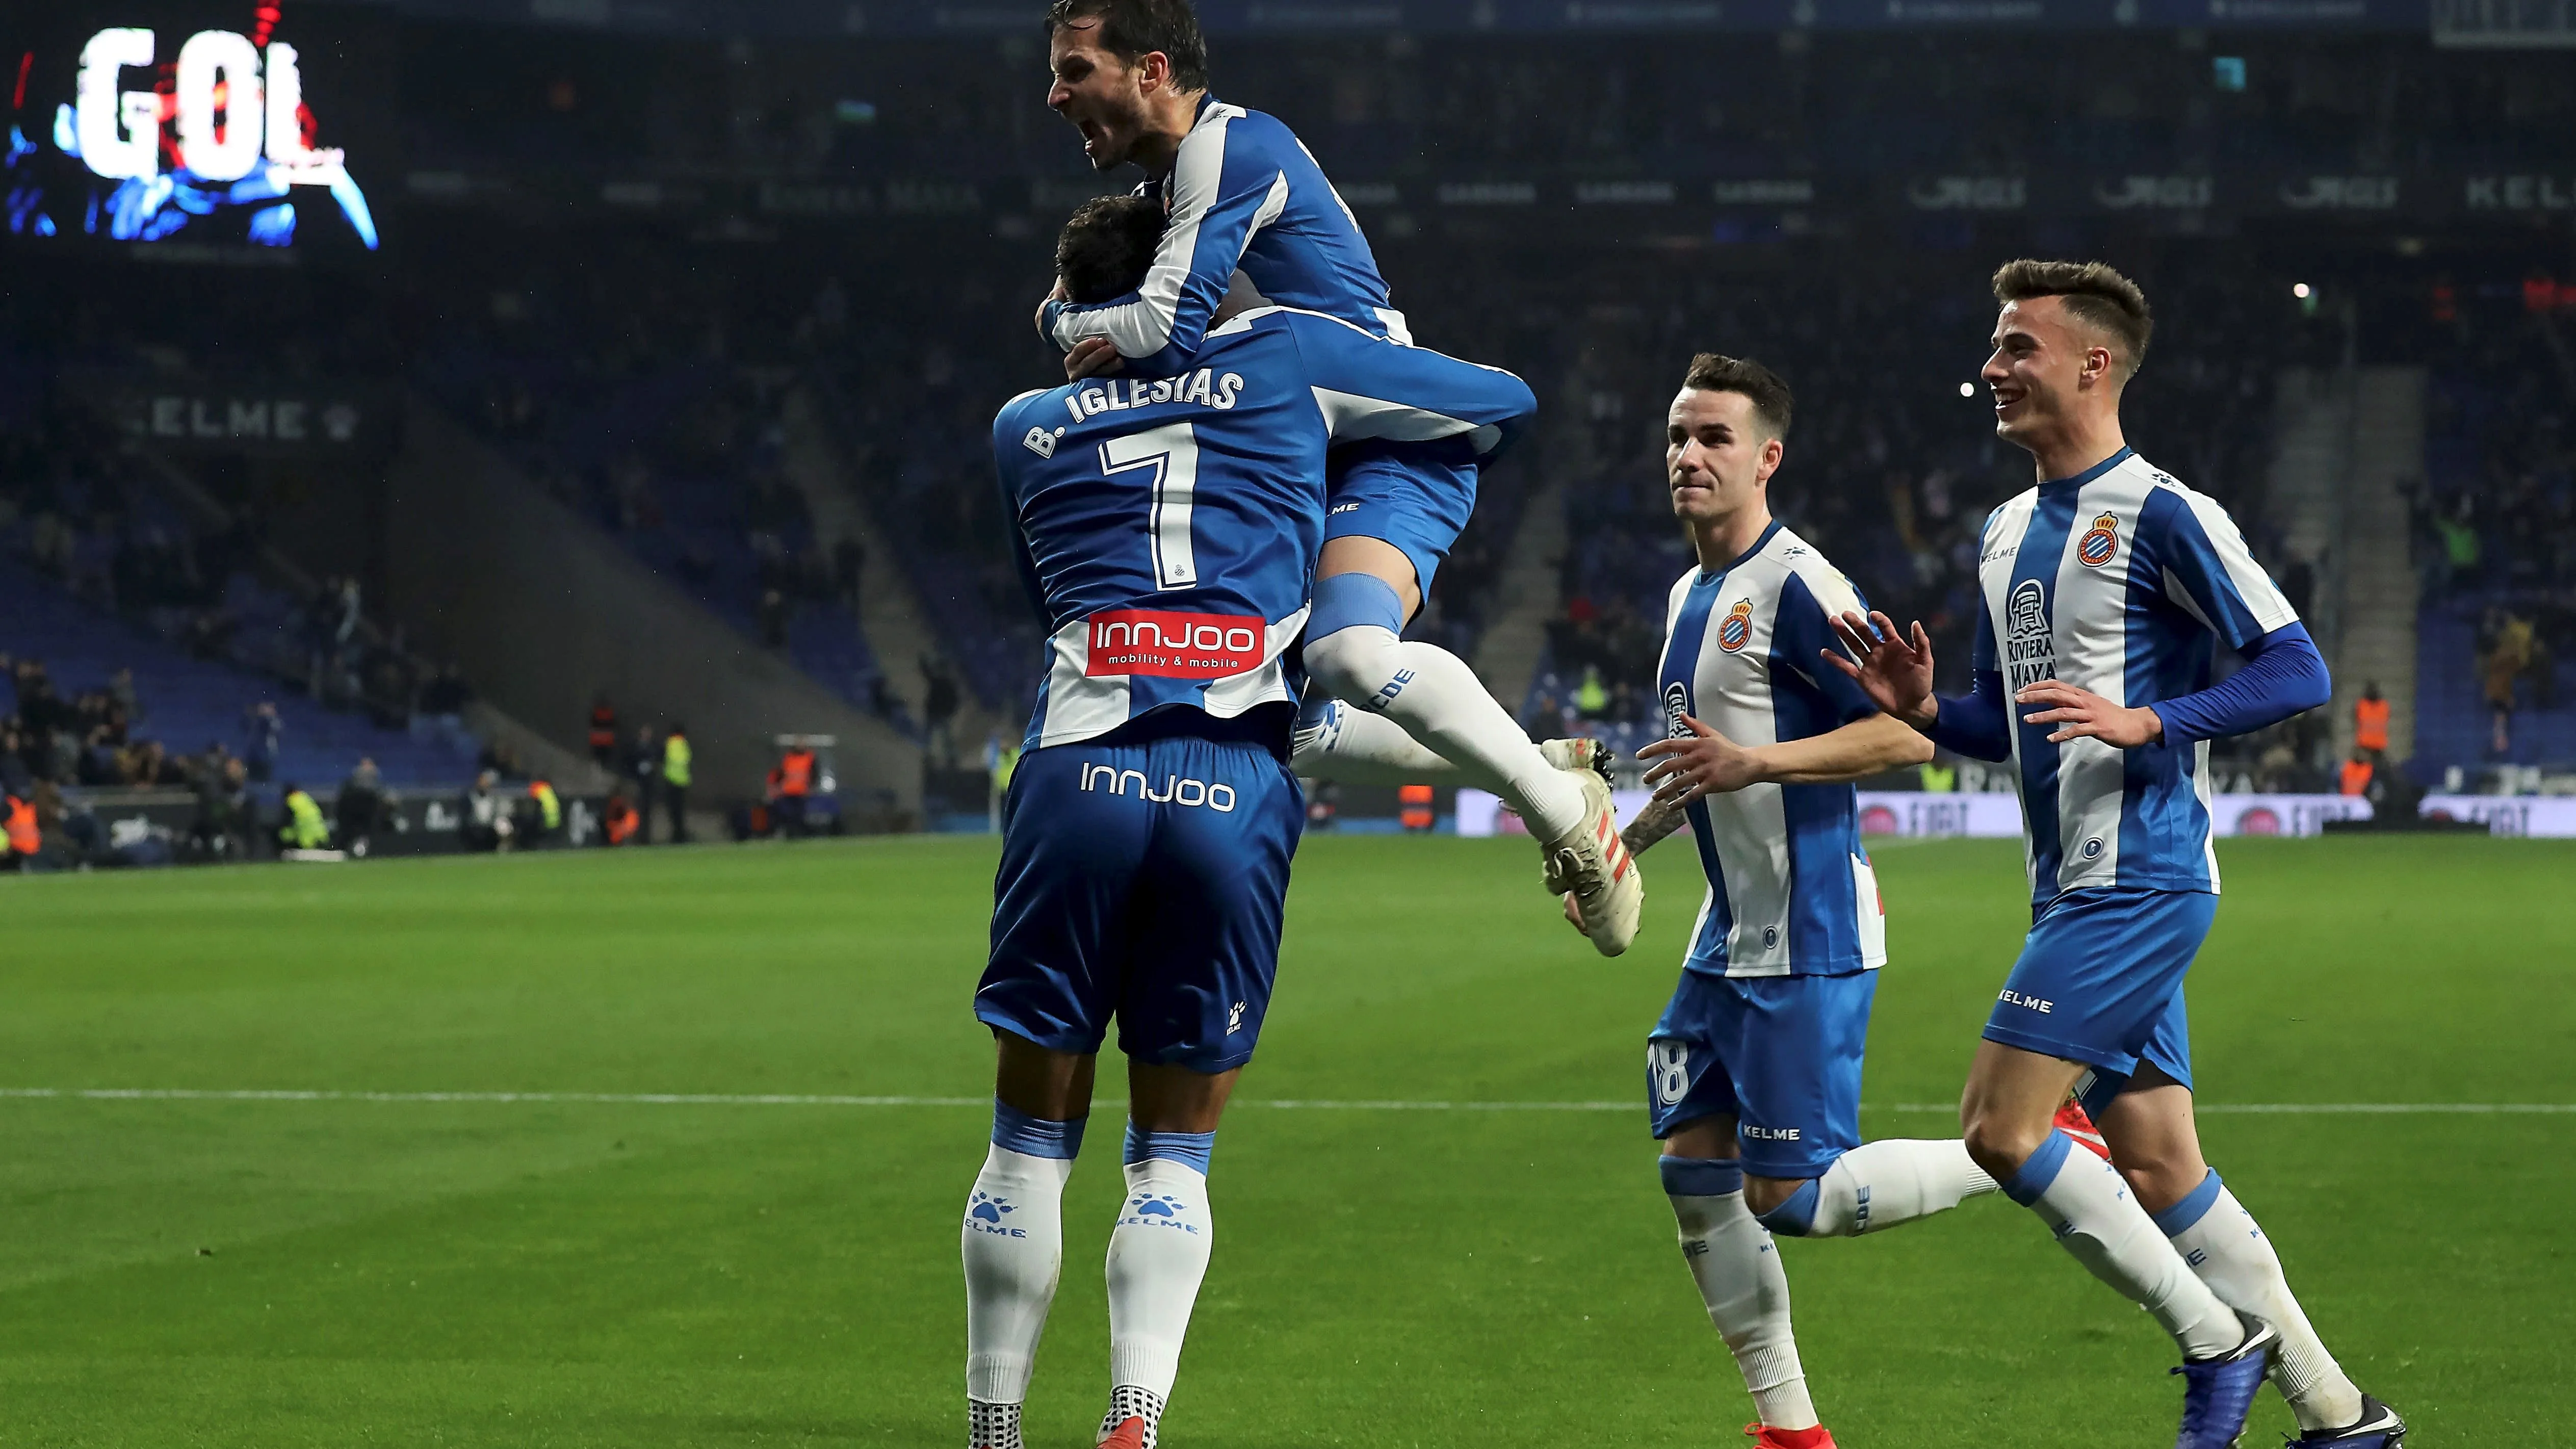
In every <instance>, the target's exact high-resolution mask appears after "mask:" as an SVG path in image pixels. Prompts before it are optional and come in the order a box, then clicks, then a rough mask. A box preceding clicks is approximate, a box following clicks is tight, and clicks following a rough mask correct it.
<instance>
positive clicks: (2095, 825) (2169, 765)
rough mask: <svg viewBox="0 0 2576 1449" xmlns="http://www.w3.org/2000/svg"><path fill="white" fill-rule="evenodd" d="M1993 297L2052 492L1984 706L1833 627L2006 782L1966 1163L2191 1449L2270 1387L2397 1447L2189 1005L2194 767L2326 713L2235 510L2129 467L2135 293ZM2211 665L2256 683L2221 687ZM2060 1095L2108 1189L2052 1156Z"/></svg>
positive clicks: (1879, 678)
mask: <svg viewBox="0 0 2576 1449" xmlns="http://www.w3.org/2000/svg"><path fill="white" fill-rule="evenodd" d="M1994 291H1995V300H1996V301H1997V302H1999V303H2001V304H2002V308H2003V311H2002V316H2001V318H2000V320H1999V321H1998V322H1997V323H1996V326H1995V333H1994V355H1993V356H1992V357H1991V358H1989V359H1988V360H1987V362H1986V367H1985V381H1986V385H1987V386H1988V387H1989V388H1990V389H1992V391H1993V394H1994V404H1995V432H1996V435H1997V436H1999V437H2001V438H2003V439H2005V440H2006V441H2008V442H2011V443H2014V444H2016V445H2018V446H2020V447H2022V448H2025V449H2027V450H2029V452H2030V454H2031V456H2032V457H2033V458H2034V459H2035V460H2036V462H2037V464H2038V472H2039V476H2040V477H2041V479H2042V480H2044V481H2042V482H2041V483H2040V484H2039V485H2038V486H2037V487H2036V488H2033V489H2031V490H2030V491H2029V492H2027V493H2024V494H2022V495H2021V496H2019V497H2017V498H2015V499H2013V500H2012V501H2011V502H2009V503H2006V504H2005V505H2004V506H2003V507H2001V508H1998V509H1996V510H1995V512H1994V515H1993V516H1992V517H1990V518H1988V519H1987V520H1986V527H1985V537H1984V542H1983V546H1982V548H1981V550H1980V553H1979V559H1980V562H1979V566H1978V574H1979V582H1980V584H1981V585H1982V596H1981V603H1980V612H1979V620H1978V632H1977V639H1976V648H1975V669H1974V682H1973V683H1974V687H1973V689H1972V690H1971V692H1970V693H1969V694H1968V695H1967V696H1966V697H1965V698H1959V699H1949V698H1936V697H1935V696H1934V695H1933V693H1932V648H1931V641H1930V640H1929V638H1928V637H1927V636H1926V635H1925V634H1924V631H1923V626H1922V625H1921V624H1916V625H1914V626H1913V628H1912V630H1911V631H1910V633H1908V634H1905V635H1900V634H1898V632H1897V630H1896V627H1895V625H1894V624H1893V623H1891V622H1890V621H1889V620H1888V619H1887V617H1886V616H1885V615H1883V614H1873V615H1871V616H1870V617H1869V619H1868V620H1866V621H1864V620H1863V619H1862V618H1861V617H1860V615H1859V614H1858V612H1857V611H1854V612H1851V613H1847V614H1846V615H1844V616H1843V617H1842V619H1841V620H1840V621H1839V626H1840V632H1841V633H1842V635H1843V637H1844V639H1845V641H1846V642H1847V643H1848V644H1849V645H1850V647H1851V648H1852V650H1853V651H1854V652H1855V653H1856V654H1858V655H1859V656H1860V659H1861V663H1860V664H1858V665H1857V666H1855V665H1853V664H1851V663H1850V662H1849V661H1846V660H1843V659H1841V658H1840V657H1839V655H1828V658H1829V659H1831V660H1833V661H1834V662H1835V664H1836V667H1838V668H1839V669H1841V670H1842V671H1843V672H1844V673H1846V674H1848V675H1849V676H1851V678H1852V679H1853V680H1855V681H1856V682H1858V683H1859V684H1860V685H1861V686H1862V687H1863V688H1865V689H1867V690H1868V691H1869V694H1870V697H1871V698H1872V699H1874V700H1876V701H1877V702H1878V705H1879V707H1880V708H1882V709H1884V710H1886V711H1887V712H1888V713H1889V714H1892V715H1894V716H1896V717H1897V718H1899V719H1902V720H1904V721H1905V722H1907V723H1908V724H1911V725H1913V726H1914V727H1915V728H1916V729H1919V730H1921V731H1923V732H1924V733H1925V734H1927V735H1929V736H1930V737H1931V738H1932V739H1933V740H1935V741H1937V742H1938V743H1940V744H1941V745H1943V746H1945V747H1947V748H1948V749H1950V750H1952V751H1953V752H1955V753H1958V754H1962V755H1967V756H1970V757H1973V758H1976V759H1982V760H1995V761H2001V760H2004V759H2007V758H2009V759H2010V760H2012V762H2013V764H2014V766H2015V768H2016V771H2017V773H2018V776H2019V779H2020V785H2021V798H2022V814H2023V818H2024V821H2025V822H2026V826H2027V829H2028V831H2029V852H2028V854H2029V865H2030V879H2031V917H2032V925H2031V930H2030V938H2029V941H2028V944H2026V945H2025V946H2024V947H2023V949H2022V954H2021V959H2020V960H2019V961H2017V962H2015V963H2014V965H2013V969H2012V975H2011V977H2010V979H2009V980H2007V981H2006V982H2005V984H2004V989H2003V992H2002V994H2001V995H2000V996H1999V997H1998V998H1997V1000H1996V1004H1995V1008H1994V1012H1993V1014H1992V1016H1991V1017H1990V1018H1989V1019H1988V1021H1987V1024H1986V1030H1985V1040H1984V1041H1983V1042H1981V1043H1980V1044H1979V1046H1978V1049H1977V1058H1976V1064H1975V1066H1974V1068H1973V1069H1972V1070H1971V1072H1970V1075H1969V1078H1968V1085H1967V1091H1966V1093H1965V1095H1964V1097H1963V1098H1962V1099H1961V1102H1960V1107H1959V1115H1960V1120H1961V1123H1962V1124H1963V1126H1964V1127H1965V1129H1966V1136H1967V1141H1968V1150H1969V1151H1970V1152H1971V1153H1972V1154H1974V1155H1975V1157H1976V1159H1977V1162H1978V1163H1979V1164H1980V1165H1981V1166H1983V1167H1984V1168H1985V1169H1986V1171H1988V1172H1989V1173H1992V1174H1993V1175H1994V1176H1995V1178H1996V1180H1998V1181H2000V1182H2001V1183H2003V1185H2004V1190H2005V1191H2006V1192H2008V1193H2010V1194H2011V1195H2012V1197H2013V1199H2014V1201H2016V1202H2019V1203H2021V1204H2022V1205H2023V1206H2025V1207H2028V1208H2030V1209H2032V1210H2033V1211H2035V1212H2037V1213H2038V1214H2039V1216H2040V1218H2041V1220H2042V1221H2044V1222H2046V1223H2047V1224H2048V1225H2049V1227H2050V1228H2051V1229H2052V1230H2053V1231H2054V1232H2055V1233H2056V1235H2057V1239H2058V1241H2059V1242H2061V1243H2063V1244H2065V1245H2066V1248H2067V1250H2068V1251H2069V1252H2071V1253H2073V1254H2074V1255H2075V1257H2076V1259H2077V1260H2078V1261H2079V1262H2081V1263H2083V1264H2084V1266H2085V1267H2086V1268H2087V1269H2089V1270H2091V1271H2092V1273H2093V1274H2094V1276H2096V1277H2098V1278H2100V1279H2102V1280H2103V1281H2104V1282H2106V1283H2109V1284H2110V1285H2111V1286H2112V1287H2114V1288H2117V1289H2119V1290H2120V1291H2121V1292H2123V1293H2125V1294H2127V1295H2128V1296H2129V1297H2130V1298H2132V1299H2134V1300H2136V1301H2137V1302H2138V1303H2140V1304H2143V1305H2144V1306H2145V1307H2146V1308H2147V1309H2148V1310H2149V1311H2150V1312H2152V1313H2153V1314H2155V1316H2156V1319H2157V1321H2158V1322H2160V1323H2162V1324H2163V1325H2164V1326H2165V1328H2166V1329H2167V1330H2168V1331H2169V1332H2171V1333H2172V1334H2173V1336H2174V1338H2175V1341H2176V1342H2177V1343H2179V1344H2180V1345H2181V1347H2182V1352H2183V1356H2184V1358H2183V1367H2182V1369H2181V1372H2182V1374H2183V1376H2184V1381H2185V1384H2186V1388H2185V1390H2184V1400H2183V1415H2182V1430H2181V1433H2180V1435H2179V1436H2178V1437H2177V1438H2176V1440H2175V1444H2176V1446H2177V1449H2223V1446H2228V1445H2233V1444H2234V1443H2235V1442H2236V1439H2237V1436H2238V1435H2239V1434H2240V1433H2242V1432H2243V1429H2244V1426H2245V1418H2246V1415H2247V1413H2248V1411H2249V1410H2250V1409H2251V1407H2252V1405H2253V1401H2254V1392H2255V1390H2256V1389H2257V1388H2258V1387H2259V1386H2260V1384H2261V1382H2262V1380H2263V1377H2264V1375H2265V1370H2266V1366H2267V1365H2268V1366H2269V1369H2270V1373H2271V1376H2272V1378H2273V1379H2274V1380H2275V1381H2276V1382H2277V1383H2278V1384H2279V1385H2280V1388H2281V1392H2282V1393H2283V1395H2284V1396H2286V1397H2287V1398H2288V1399H2289V1401H2290V1408H2291V1410H2292V1412H2293V1413H2295V1414H2296V1415H2297V1417H2298V1421H2299V1426H2300V1429H2301V1434H2302V1437H2301V1438H2299V1439H2298V1440H2297V1441H2296V1449H2322V1446H2327V1445H2332V1446H2336V1449H2394V1446H2395V1445H2396V1444H2397V1443H2398V1441H2399V1440H2400V1439H2401V1438H2403V1437H2404V1435H2405V1432H2406V1425H2405V1423H2404V1421H2402V1420H2400V1419H2399V1418H2398V1416H2397V1415H2396V1414H2395V1413H2393V1412H2391V1411H2390V1410H2389V1409H2388V1407H2387V1406H2386V1405H2384V1404H2381V1403H2380V1402H2379V1401H2377V1400H2376V1399H2373V1398H2370V1397H2369V1396H2368V1395H2365V1394H2363V1393H2362V1392H2361V1391H2360V1390H2359V1389H2357V1388H2355V1387H2354V1386H2353V1383H2352V1381H2351V1380H2350V1379H2349V1378H2346V1377H2345V1376H2344V1373H2343V1371H2342V1369H2340V1368H2338V1367H2337V1366H2336V1364H2335V1361H2334V1358H2333V1356H2332V1355H2330V1354H2328V1353H2327V1352H2326V1349H2325V1345H2324V1344H2323V1343H2322V1342H2320V1341H2319V1340H2318V1337H2317V1334H2316V1330H2315V1329H2313V1328H2311V1327H2310V1326H2309V1324H2308V1319H2307V1315H2306V1314H2305V1313H2304V1312H2302V1311H2301V1310H2300V1308H2299V1304H2298V1300H2297V1299H2296V1298H2294V1297H2292V1296H2291V1294H2290V1286H2289V1283H2288V1282H2287V1280H2286V1279H2284V1277H2283V1276H2282V1272H2281V1260H2280V1259H2279V1257H2278V1256H2276V1255H2275V1254H2274V1252H2273V1250H2272V1245H2271V1242H2270V1241H2269V1240H2268V1239H2267V1238H2265V1237H2264V1235H2263V1232H2262V1230H2261V1229H2260V1228H2258V1227H2256V1226H2255V1223H2254V1219H2253V1218H2252V1217H2251V1216H2250V1215H2248V1214H2247V1213H2246V1211H2245V1209H2244V1208H2243V1207H2242V1206H2240V1205H2239V1204H2238V1203H2237V1201H2236V1199H2235V1197H2234V1195H2232V1194H2231V1193H2229V1192H2228V1190H2227V1188H2226V1187H2225V1185H2224V1184H2222V1183H2221V1182H2220V1181H2219V1177H2218V1174H2217V1173H2216V1172H2214V1171H2212V1170H2211V1169H2210V1168H2209V1166H2208V1164H2207V1163H2206V1162H2204V1161H2203V1160H2202V1158H2201V1152H2200V1141H2199V1137H2198V1134H2197V1133H2196V1131H2195V1130H2194V1128H2193V1125H2192V1098H2191V1043H2190V1036H2189V1032H2188V1029H2187V1022H2186V1019H2185V1015H2184V1010H2183V990H2182V983H2183V976H2184V973H2185V972H2186V971H2188V970H2189V969H2190V966H2191V962H2192V957H2193V956H2194V955H2195V954H2196V953H2197V952H2198V951H2199V950H2200V943H2201V941H2202V939H2203V938H2204V937H2205V936H2207V935H2208V933H2209V926H2210V922H2211V919H2212V918H2213V916H2214V915H2215V913H2216V910H2217V905H2218V859H2217V856H2216V854H2215V853H2214V852H2213V851H2212V849H2211V847H2210V821H2209V793H2208V792H2209V741H2210V740H2212V739H2216V738H2218V737H2220V736H2224V735H2235V734H2244V733H2247V732H2249V731H2253V730H2258V729H2262V728H2263V727H2265V726H2267V725H2270V724H2274V723H2276V722H2278V721H2280V720H2284V719H2287V718H2289V717H2290V716H2292V715H2294V714H2297V713H2299V712H2300V711H2302V710H2306V709H2312V708H2314V707H2316V706H2317V705H2319V704H2322V703H2324V702H2325V700H2326V699H2327V697H2328V695H2329V694H2330V692H2331V691H2330V689H2329V687H2328V682H2327V678H2326V667H2325V661H2324V660H2323V659H2322V658H2321V657H2319V655H2318V653H2317V649H2316V646H2315V645H2314V644H2313V643H2311V642H2310V641H2309V638H2308V634H2307V631H2306V630H2305V629H2303V628H2301V627H2300V625H2299V620H2298V615H2297V614H2296V612H2295V611H2293V610H2292V609H2291V607H2290V605H2289V602H2288V601H2287V600H2286V599H2284V598H2283V597H2282V595H2281V591H2280V590H2279V589H2278V588H2276V587H2274V585H2273V583H2272V581H2271V579H2269V578H2267V577H2265V575H2264V573H2263V570H2262V568H2261V566H2260V565H2258V564H2256V563H2255V562H2254V559H2253V557H2252V555H2250V554H2249V553H2247V552H2246V549H2245V543H2244V539H2243V538H2242V537H2241V536H2240V535H2239V534H2238V532H2237V530H2236V525H2235V523H2234V522H2233V521H2232V520H2230V519H2229V518H2228V516H2227V511H2226V510H2225V509H2223V508H2221V507H2220V506H2219V505H2218V504H2217V503H2216V502H2215V501H2213V500H2211V499H2209V498H2207V497H2204V496H2202V495H2201V494H2198V493H2194V492H2192V491H2191V490H2190V489H2188V488H2185V487H2184V486H2182V485H2181V484H2180V483H2177V482H2175V481H2174V479H2173V478H2172V477H2170V476H2169V475H2167V474H2165V473H2163V472H2160V471H2158V470H2157V469H2155V468H2152V467H2150V466H2148V464H2147V463H2146V461H2145V460H2144V459H2142V458H2140V457H2139V456H2138V455H2137V454H2136V453H2134V452H2132V451H2130V449H2129V448H2128V446H2127V444H2126V443H2125V442H2124V441H2123V440H2122V438H2121V434H2120V393H2121V390H2122V389H2123V388H2124V387H2126V386H2127V384H2128V381H2129V379H2130V378H2131V377H2132V376H2133V375H2135V373H2136V372H2137V369H2138V364H2139V362H2140V361H2141V360H2142V359H2143V358H2144V357H2145V355H2146V350H2147V338H2148V333H2149V330H2150V326H2151V319H2150V317H2149V315H2148V311H2147V303H2146V298H2145V297H2144V296H2143V295H2142V294H2141V293H2140V292H2139V290H2138V288H2137V286H2136V285H2135V284H2133V283H2132V282H2130V281H2129V279H2128V278H2126V277H2123V276H2121V275H2120V274H2119V273H2118V272H2116V271H2113V270H2112V269H2111V268H2109V267H2107V266H2104V265H2102V264H2100V263H2098V262H2088V263H2082V264H2077V263H2073V262H2034V261H2017V262H2013V263H2010V264H2008V265H2006V266H2005V267H2004V268H2003V269H2002V270H2000V271H1998V272H1996V273H1995V279H1994ZM2213 636H2215V637H2216V638H2217V639H2220V640H2223V641H2225V642H2226V643H2227V645H2228V646H2229V647H2230V648H2233V649H2236V650H2238V651H2239V652H2241V653H2242V654H2243V655H2244V656H2245V661H2246V662H2245V667H2244V668H2243V669H2241V670H2239V671H2238V672H2237V673H2235V674H2234V675H2232V676H2230V677H2229V678H2228V679H2227V680H2226V681H2225V682H2224V683H2222V684H2219V685H2217V686H2215V687H2212V686H2211V684H2210V661H2211V653H2212V646H2211V639H2212V637H2213ZM2007 690H2009V691H2010V693H2009V696H2008V695H2007V693H2006V691H2007ZM2015 715H2018V716H2019V718H2018V719H2016V718H2014V716H2015ZM2070 1089H2073V1090H2075V1091H2076V1092H2077V1093H2078V1095H2079V1096H2080V1097H2081V1098H2082V1099H2083V1101H2084V1105H2085V1106H2086V1108H2087V1109H2088V1110H2090V1111H2091V1113H2092V1115H2093V1117H2094V1120H2095V1121H2097V1122H2098V1123H2100V1125H2101V1131H2102V1136H2103V1138H2104V1139H2105V1140H2106V1141H2107V1142H2108V1144H2109V1146H2110V1151H2111V1159H2110V1164H2109V1165H2105V1164H2103V1163H2101V1162H2098V1161H2096V1160H2095V1159H2094V1158H2093V1157H2091V1156H2089V1155H2087V1154H2086V1153H2084V1152H2081V1151H2076V1150H2073V1148H2074V1144H2073V1143H2072V1142H2071V1141H2070V1140H2069V1139H2068V1137H2067V1136H2066V1134H2065V1133H2064V1132H2062V1131H2054V1130H2052V1129H2051V1127H2050V1115H2051V1114H2052V1113H2053V1112H2055V1111H2056V1110H2057V1106H2058V1103H2059V1102H2060V1101H2062V1100H2063V1099H2064V1098H2065V1096H2066V1094H2067V1092H2068V1091H2069V1090H2070ZM2115 1169H2116V1170H2115Z"/></svg>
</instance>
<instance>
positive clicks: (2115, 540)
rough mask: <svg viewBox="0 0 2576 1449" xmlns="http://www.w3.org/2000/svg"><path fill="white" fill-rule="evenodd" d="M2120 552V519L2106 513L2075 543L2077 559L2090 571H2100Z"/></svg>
mask: <svg viewBox="0 0 2576 1449" xmlns="http://www.w3.org/2000/svg"><path fill="white" fill-rule="evenodd" d="M2119 552H2120V519H2119V516H2118V515H2117V514H2111V513H2105V514H2103V515H2101V516H2100V517H2098V518H2096V519H2094V520H2093V527H2092V528H2091V529H2089V530H2087V531H2086V533H2085V535H2084V536H2083V537H2082V538H2080V539H2077V540H2076V541H2075V557H2076V559H2077V561H2078V562H2080V563H2082V564H2083V565H2084V566H2085V567H2086V568H2088V569H2098V568H2100V567H2101V566H2102V565H2104V564H2106V563H2109V562H2110V561H2111V560H2112V558H2113V557H2114V556H2115V555H2117V554H2118V553H2119Z"/></svg>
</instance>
